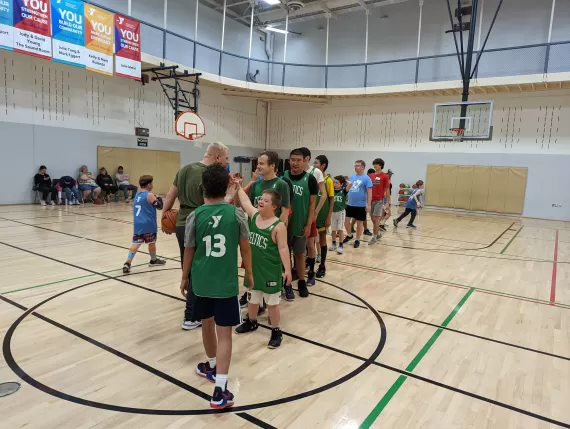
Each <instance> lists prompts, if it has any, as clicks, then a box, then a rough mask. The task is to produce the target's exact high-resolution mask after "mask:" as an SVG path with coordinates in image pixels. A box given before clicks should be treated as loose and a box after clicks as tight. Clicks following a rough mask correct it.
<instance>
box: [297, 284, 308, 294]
mask: <svg viewBox="0 0 570 429" xmlns="http://www.w3.org/2000/svg"><path fill="white" fill-rule="evenodd" d="M297 288H298V289H299V296H300V297H301V298H307V297H308V296H309V289H307V282H305V280H299V282H298V283H297Z"/></svg>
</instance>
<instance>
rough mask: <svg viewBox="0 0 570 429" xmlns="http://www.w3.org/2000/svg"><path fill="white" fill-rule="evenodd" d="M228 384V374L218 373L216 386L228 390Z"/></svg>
mask: <svg viewBox="0 0 570 429" xmlns="http://www.w3.org/2000/svg"><path fill="white" fill-rule="evenodd" d="M227 384H228V374H216V387H219V388H220V389H222V390H226V385H227Z"/></svg>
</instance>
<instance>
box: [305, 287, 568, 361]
mask: <svg viewBox="0 0 570 429" xmlns="http://www.w3.org/2000/svg"><path fill="white" fill-rule="evenodd" d="M317 281H318V282H321V283H324V284H326V285H331V283H328V282H326V281H324V280H320V279H317ZM295 290H297V289H295ZM310 294H311V295H314V296H317V297H319V298H323V299H328V300H330V301H335V302H339V303H341V304H347V305H351V306H353V307H358V308H362V309H366V307H364V306H362V305H359V304H355V303H352V302H348V301H343V300H342V299H337V298H332V297H330V296H326V295H320V294H318V293H314V292H310ZM376 311H377V312H378V313H380V314H385V315H386V316H391V317H396V318H398V319H403V320H407V321H409V322H414V323H420V324H422V325H427V326H431V327H433V328H436V329H443V330H444V331H449V332H454V333H456V334H461V335H466V336H468V337H472V338H477V339H480V340H484V341H490V342H492V343H496V344H501V345H503V346H508V347H514V348H516V349H520V350H526V351H528V352H533V353H538V354H541V355H545V356H549V357H553V358H556V359H562V360H566V361H570V357H566V356H561V355H557V354H554V353H549V352H544V351H542V350H537V349H533V348H530V347H525V346H520V345H518V344H513V343H508V342H506V341H501V340H495V339H494V338H490V337H484V336H482V335H477V334H472V333H470V332H466V331H460V330H459V329H453V328H449V327H447V326H441V325H438V324H435V323H430V322H425V321H423V320H418V319H413V318H411V317H406V316H402V315H400V314H395V313H390V312H389V311H384V310H380V309H376Z"/></svg>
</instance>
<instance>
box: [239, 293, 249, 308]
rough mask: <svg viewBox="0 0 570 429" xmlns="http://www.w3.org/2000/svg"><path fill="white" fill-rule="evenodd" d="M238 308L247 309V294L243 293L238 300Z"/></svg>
mask: <svg viewBox="0 0 570 429" xmlns="http://www.w3.org/2000/svg"><path fill="white" fill-rule="evenodd" d="M239 307H240V308H246V307H247V292H245V293H244V294H243V295H242V296H241V298H240V299H239Z"/></svg>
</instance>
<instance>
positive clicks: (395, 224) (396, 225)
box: [394, 219, 398, 228]
mask: <svg viewBox="0 0 570 429" xmlns="http://www.w3.org/2000/svg"><path fill="white" fill-rule="evenodd" d="M397 227H398V219H394V228H397Z"/></svg>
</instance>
